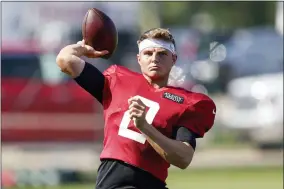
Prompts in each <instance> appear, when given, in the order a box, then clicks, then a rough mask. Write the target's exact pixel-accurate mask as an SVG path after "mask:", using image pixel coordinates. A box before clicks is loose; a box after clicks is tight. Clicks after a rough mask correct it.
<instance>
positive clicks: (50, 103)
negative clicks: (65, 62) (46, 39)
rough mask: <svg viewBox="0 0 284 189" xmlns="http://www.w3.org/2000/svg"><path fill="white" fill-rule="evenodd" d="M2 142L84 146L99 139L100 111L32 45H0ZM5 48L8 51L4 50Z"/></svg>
mask: <svg viewBox="0 0 284 189" xmlns="http://www.w3.org/2000/svg"><path fill="white" fill-rule="evenodd" d="M2 44H3V45H2V49H1V51H2V52H1V82H2V85H1V111H2V117H1V119H2V120H1V123H2V131H1V140H2V142H45V141H48V142H53V141H57V142H58V141H64V142H65V141H72V142H73V141H74V142H86V141H93V140H97V139H98V138H101V136H102V133H103V119H102V116H101V110H100V106H99V105H98V103H97V102H96V100H95V99H94V98H93V97H92V96H91V95H90V94H88V93H87V92H85V91H84V90H82V89H81V88H80V87H79V86H78V85H77V84H76V83H75V82H74V81H73V80H71V79H69V78H68V77H66V76H65V75H64V74H63V73H61V72H60V71H59V69H58V68H57V67H56V63H55V58H56V53H46V52H43V51H40V50H39V49H40V48H38V47H37V46H36V45H35V43H32V42H26V43H17V44H16V45H15V44H11V43H7V42H6V43H2ZM7 44H9V45H7Z"/></svg>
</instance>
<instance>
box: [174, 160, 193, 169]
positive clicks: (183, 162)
mask: <svg viewBox="0 0 284 189" xmlns="http://www.w3.org/2000/svg"><path fill="white" fill-rule="evenodd" d="M190 163H191V159H184V160H181V161H179V163H178V165H177V167H178V168H180V169H182V170H184V169H186V168H187V167H188V166H189V165H190Z"/></svg>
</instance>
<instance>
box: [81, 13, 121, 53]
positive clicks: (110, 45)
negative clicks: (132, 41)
mask: <svg viewBox="0 0 284 189" xmlns="http://www.w3.org/2000/svg"><path fill="white" fill-rule="evenodd" d="M82 35H83V39H84V40H85V43H86V44H87V45H90V46H92V47H93V48H94V49H95V50H97V51H101V50H107V51H108V52H109V53H108V54H106V55H105V56H103V57H102V58H104V59H108V58H110V57H111V55H112V54H113V53H114V51H115V49H116V46H117V42H118V37H117V35H118V34H117V30H116V27H115V24H114V22H113V21H112V20H111V18H110V17H109V16H107V15H106V14H105V13H103V12H102V11H100V10H98V9H96V8H92V9H89V10H88V12H87V13H86V15H85V17H84V20H83V23H82Z"/></svg>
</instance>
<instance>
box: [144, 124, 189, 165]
mask: <svg viewBox="0 0 284 189" xmlns="http://www.w3.org/2000/svg"><path fill="white" fill-rule="evenodd" d="M146 124H147V123H146ZM141 132H142V133H144V134H145V135H146V136H147V140H148V142H149V143H150V144H151V146H152V147H153V148H154V149H155V150H156V151H157V153H158V154H160V155H161V156H162V157H163V158H164V159H165V160H166V161H167V162H169V163H170V164H172V165H175V166H177V167H179V168H181V169H185V168H186V167H187V166H188V165H189V164H190V162H191V160H192V158H193V154H194V149H193V148H192V147H191V146H190V145H189V144H187V143H183V142H181V141H176V140H173V139H170V138H168V137H166V136H164V135H163V134H162V133H160V132H159V131H158V130H157V129H156V128H155V127H153V126H151V125H148V126H147V127H143V129H142V130H141Z"/></svg>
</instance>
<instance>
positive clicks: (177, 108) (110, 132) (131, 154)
mask: <svg viewBox="0 0 284 189" xmlns="http://www.w3.org/2000/svg"><path fill="white" fill-rule="evenodd" d="M104 76H105V78H106V80H105V86H104V92H103V107H104V119H105V128H104V143H103V145H104V146H103V151H102V153H101V156H100V158H101V159H104V158H111V159H117V160H121V161H124V162H126V163H128V164H131V165H134V166H136V167H138V168H140V169H143V170H145V171H148V172H150V173H151V174H152V175H154V176H155V177H157V178H159V179H160V180H162V181H164V182H165V180H166V178H167V175H168V171H167V170H168V167H169V166H170V165H169V163H168V162H167V161H165V160H164V159H163V158H162V157H161V156H160V155H159V154H158V153H157V152H156V151H155V150H154V148H153V147H152V146H151V145H150V144H149V143H148V142H147V140H146V137H145V136H144V135H143V134H141V132H140V131H139V130H138V129H137V128H136V127H135V126H134V124H133V121H132V120H130V118H129V114H128V107H129V105H128V101H127V100H128V99H129V98H130V97H133V96H140V97H141V100H142V102H143V103H144V104H145V105H146V106H147V113H146V120H147V122H148V123H149V124H151V125H152V126H153V127H155V128H156V129H158V130H159V131H160V132H161V133H162V134H164V135H165V136H167V137H169V138H170V137H171V136H172V132H173V128H174V127H175V126H183V127H186V128H188V129H189V130H190V131H192V132H194V133H195V134H197V135H199V136H200V137H203V135H204V133H205V132H207V131H208V130H209V129H210V128H211V127H212V125H213V123H214V119H215V111H216V107H215V104H214V102H213V101H212V100H211V99H210V98H209V97H207V96H206V95H204V94H199V93H193V92H189V91H186V90H184V89H182V88H175V87H163V88H160V89H155V88H154V87H152V86H151V85H150V84H149V83H148V82H147V80H146V79H145V78H144V76H143V75H142V74H139V73H136V72H132V71H130V70H128V69H127V68H124V67H121V66H116V65H114V66H111V67H109V68H108V69H107V70H106V71H105V72H104Z"/></svg>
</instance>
